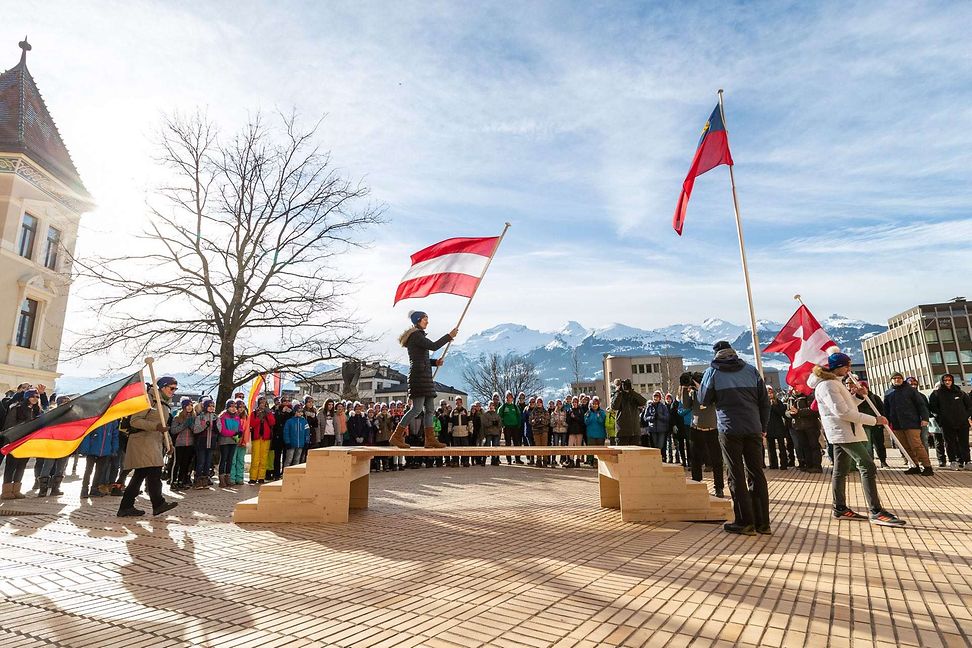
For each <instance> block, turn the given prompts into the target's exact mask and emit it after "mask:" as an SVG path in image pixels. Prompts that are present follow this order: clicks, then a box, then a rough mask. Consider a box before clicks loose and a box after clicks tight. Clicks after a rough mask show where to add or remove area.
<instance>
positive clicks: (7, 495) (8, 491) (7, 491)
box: [0, 484, 14, 500]
mask: <svg viewBox="0 0 972 648" xmlns="http://www.w3.org/2000/svg"><path fill="white" fill-rule="evenodd" d="M13 498H14V496H13V484H4V485H3V494H2V495H0V499H4V500H9V499H13Z"/></svg>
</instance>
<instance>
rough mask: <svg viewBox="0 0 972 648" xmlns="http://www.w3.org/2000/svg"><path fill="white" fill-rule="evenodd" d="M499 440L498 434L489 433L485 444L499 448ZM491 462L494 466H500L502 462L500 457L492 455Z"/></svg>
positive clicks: (488, 446)
mask: <svg viewBox="0 0 972 648" xmlns="http://www.w3.org/2000/svg"><path fill="white" fill-rule="evenodd" d="M499 440H500V438H499V435H498V434H487V435H486V443H485V446H486V447H487V448H498V447H499V444H500V442H499ZM489 462H490V464H492V465H494V466H498V465H499V462H500V461H499V457H490V458H489Z"/></svg>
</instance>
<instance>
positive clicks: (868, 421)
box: [807, 349, 905, 526]
mask: <svg viewBox="0 0 972 648" xmlns="http://www.w3.org/2000/svg"><path fill="white" fill-rule="evenodd" d="M831 351H833V352H832V353H831V354H830V356H829V357H828V358H827V366H826V367H814V369H813V375H811V376H810V377H809V379H808V380H807V386H809V387H810V388H811V389H813V393H814V396H815V398H816V400H817V408H818V409H819V410H820V422H821V423H822V424H823V429H824V435H826V437H827V441H829V442H830V443H832V444H833V446H834V474H833V479H832V484H831V485H832V489H833V494H834V517H835V518H837V519H838V520H865V519H868V518H866V517H865V516H863V515H860V514H859V513H855V512H854V511H852V510H851V509H850V508H848V507H847V497H846V491H847V475H848V473H849V472H850V470H851V465H852V463H851V462H854V463H856V464H857V470H858V471H859V472H860V473H861V486H862V487H863V489H864V499H865V500H867V506H868V508H869V509H870V520H871V522H872V523H873V524H880V525H882V526H904V524H905V522H904V521H903V520H900V519H898V518H897V517H896V516H894V515H892V514H891V513H889V512H888V511H886V510H884V508H882V506H881V498H880V497H879V496H878V491H877V467H876V466H875V465H874V459H873V458H872V457H871V449H870V447H869V446H868V442H867V432H866V431H865V430H864V426H865V425H887V423H888V420H887V419H886V418H884V417H883V416H878V417H874V416H871V415H870V414H864V413H863V412H861V411H859V410H858V409H857V406H858V405H860V401H859V400H858V399H857V397H855V396H854V395H853V394H851V393H850V391H849V390H848V389H847V387H846V386H845V385H844V384H843V382H842V379H843V378H844V377H845V376H846V375H847V374H848V373H850V365H851V359H850V357H848V356H847V355H845V354H843V353H840V351H839V350H837V349H831Z"/></svg>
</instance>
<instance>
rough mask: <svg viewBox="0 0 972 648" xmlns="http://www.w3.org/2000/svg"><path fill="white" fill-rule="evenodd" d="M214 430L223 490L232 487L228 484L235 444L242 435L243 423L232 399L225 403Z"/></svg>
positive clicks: (220, 481) (220, 482)
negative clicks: (216, 433)
mask: <svg viewBox="0 0 972 648" xmlns="http://www.w3.org/2000/svg"><path fill="white" fill-rule="evenodd" d="M216 429H217V430H218V432H219V434H218V438H217V441H216V445H217V446H219V470H218V471H217V472H218V473H219V485H220V486H221V487H223V488H226V487H228V486H232V483H231V482H230V470H232V468H233V459H234V458H235V455H236V444H238V443H239V442H240V438H241V437H242V435H243V421H242V419H240V415H239V410H238V409H237V407H236V401H235V400H233V399H232V398H231V399H229V400H228V401H226V406H225V409H223V411H222V412H220V414H219V417H218V418H217V419H216Z"/></svg>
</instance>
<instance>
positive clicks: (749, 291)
mask: <svg viewBox="0 0 972 648" xmlns="http://www.w3.org/2000/svg"><path fill="white" fill-rule="evenodd" d="M719 114H720V115H721V116H722V126H723V127H724V128H725V129H726V141H728V139H729V126H728V125H727V124H726V110H725V107H724V106H723V104H722V88H719ZM729 183H730V184H731V185H732V209H733V213H734V214H735V215H736V233H737V234H738V235H739V256H740V258H741V259H742V271H743V278H744V279H745V280H746V298H747V300H748V301H749V323H750V324H751V325H752V330H753V355H754V356H755V358H756V371H758V372H759V375H760V376H762V375H763V357H762V354H761V351H762V350H761V349H760V346H759V333H757V332H756V308H755V307H754V306H753V288H752V285H751V284H750V281H749V264H748V263H747V262H746V243H745V241H744V239H743V229H742V219H741V218H740V217H739V197H738V196H737V195H736V176H735V174H733V172H732V165H731V164H730V165H729Z"/></svg>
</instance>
